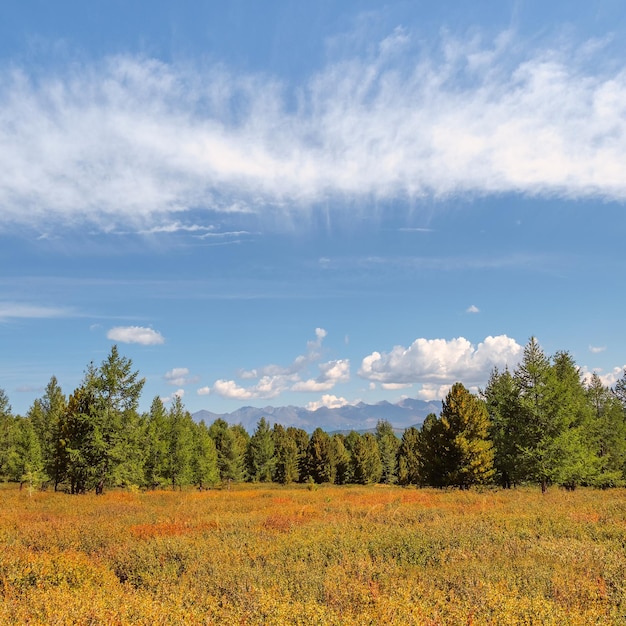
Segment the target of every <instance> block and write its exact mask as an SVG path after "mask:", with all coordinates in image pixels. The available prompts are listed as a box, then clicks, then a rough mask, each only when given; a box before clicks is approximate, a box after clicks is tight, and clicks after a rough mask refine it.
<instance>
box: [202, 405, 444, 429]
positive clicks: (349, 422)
mask: <svg viewBox="0 0 626 626" xmlns="http://www.w3.org/2000/svg"><path fill="white" fill-rule="evenodd" d="M440 409H441V403H440V402H425V401H424V400H418V399H417V398H403V399H402V400H400V402H398V403H396V404H392V403H391V402H388V401H386V400H382V401H381V402H378V403H376V404H366V403H364V402H359V403H358V404H346V405H344V406H342V407H338V408H332V409H331V408H328V407H319V408H318V409H316V410H315V411H311V410H309V409H306V408H304V407H297V406H282V407H274V406H266V407H263V408H256V407H252V406H246V407H241V408H240V409H237V410H236V411H233V412H232V413H212V412H211V411H207V410H204V409H203V410H200V411H196V412H195V413H194V414H193V418H194V419H195V420H196V421H200V420H204V422H205V423H206V424H207V425H210V424H211V423H213V422H214V421H215V420H216V419H223V420H225V421H226V422H228V423H229V424H241V425H242V426H243V427H244V428H245V429H246V430H247V431H248V432H249V433H250V434H252V433H253V432H254V430H255V429H256V426H257V423H258V421H259V420H260V419H261V418H262V417H265V418H266V419H267V421H268V422H270V423H272V424H274V423H277V424H281V425H282V426H285V427H288V426H296V427H297V428H303V429H304V430H306V431H308V432H313V431H314V430H315V429H316V428H322V429H323V430H325V431H327V432H332V431H349V430H358V431H363V430H371V429H372V428H373V427H375V426H376V423H377V422H378V420H387V421H388V422H389V423H390V424H391V425H392V426H393V427H394V429H396V430H399V431H402V430H404V429H405V428H408V427H409V426H415V425H420V424H422V422H423V421H424V419H425V417H426V416H427V415H428V414H429V413H435V412H438V411H439V410H440Z"/></svg>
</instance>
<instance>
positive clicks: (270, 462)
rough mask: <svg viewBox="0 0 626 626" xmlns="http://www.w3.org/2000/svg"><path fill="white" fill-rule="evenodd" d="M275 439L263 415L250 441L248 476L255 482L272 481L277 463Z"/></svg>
mask: <svg viewBox="0 0 626 626" xmlns="http://www.w3.org/2000/svg"><path fill="white" fill-rule="evenodd" d="M274 448H275V446H274V439H273V437H272V431H271V430H270V425H269V424H268V422H267V420H266V419H265V418H264V417H262V418H261V419H260V420H259V422H258V424H257V427H256V430H255V431H254V434H253V435H252V437H251V438H250V441H249V442H248V450H247V459H248V477H249V479H250V480H251V481H253V482H270V481H271V480H272V475H273V473H274V466H275V465H276V457H275V455H274Z"/></svg>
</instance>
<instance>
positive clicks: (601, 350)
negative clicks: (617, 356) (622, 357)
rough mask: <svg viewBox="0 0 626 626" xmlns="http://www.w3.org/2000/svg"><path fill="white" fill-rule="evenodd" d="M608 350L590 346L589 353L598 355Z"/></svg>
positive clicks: (604, 347)
mask: <svg viewBox="0 0 626 626" xmlns="http://www.w3.org/2000/svg"><path fill="white" fill-rule="evenodd" d="M605 350H606V346H589V352H592V353H593V354H598V353H599V352H604V351H605Z"/></svg>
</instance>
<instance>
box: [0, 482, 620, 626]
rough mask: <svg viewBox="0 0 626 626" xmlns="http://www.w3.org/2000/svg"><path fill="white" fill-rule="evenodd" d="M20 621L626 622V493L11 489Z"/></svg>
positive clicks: (4, 578) (10, 563)
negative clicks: (68, 492)
mask: <svg viewBox="0 0 626 626" xmlns="http://www.w3.org/2000/svg"><path fill="white" fill-rule="evenodd" d="M0 506H1V508H0V541H1V545H2V550H1V551H0V623H2V624H46V625H53V624H80V625H85V624H146V625H150V626H151V625H153V624H183V623H184V624H302V625H307V626H308V625H311V624H320V625H322V624H338V625H339V624H341V625H351V624H354V625H359V626H360V625H363V624H402V625H406V624H424V625H429V626H434V625H439V624H442V625H443V624H451V625H452V624H454V625H465V624H474V625H477V624H494V625H498V626H503V625H507V624H555V625H559V626H561V625H564V624H577V625H580V626H589V625H591V624H625V623H626V490H618V489H616V490H607V491H599V490H586V489H580V490H577V491H574V492H566V491H561V490H557V489H553V490H550V491H548V493H547V494H545V495H543V496H542V494H541V493H540V491H539V489H522V490H512V491H491V490H485V491H483V492H481V491H472V490H470V491H456V490H455V491H452V490H451V491H438V490H430V489H414V488H401V487H391V486H381V485H378V486H367V487H365V486H363V487H356V486H350V487H339V486H321V487H319V488H312V489H309V488H307V487H306V486H303V485H297V486H292V487H279V486H276V485H271V486H261V485H233V486H232V488H231V489H223V490H211V491H204V492H196V491H183V492H167V491H162V492H146V493H141V492H137V493H134V492H123V491H114V492H109V493H105V494H104V495H102V496H96V495H91V494H87V495H83V496H69V495H66V494H61V493H52V492H34V493H32V494H31V495H29V493H28V491H27V490H26V489H24V490H22V491H19V490H18V489H17V488H16V487H14V486H2V488H0Z"/></svg>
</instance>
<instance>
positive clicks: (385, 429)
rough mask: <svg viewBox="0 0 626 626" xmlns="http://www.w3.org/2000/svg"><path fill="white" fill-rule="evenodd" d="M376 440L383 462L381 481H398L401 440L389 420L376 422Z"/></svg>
mask: <svg viewBox="0 0 626 626" xmlns="http://www.w3.org/2000/svg"><path fill="white" fill-rule="evenodd" d="M376 441H377V442H378V451H379V454H380V461H381V463H382V475H381V478H380V482H383V483H387V484H392V483H395V482H397V479H398V476H397V466H396V463H397V455H398V448H399V446H400V440H399V439H398V438H397V437H396V434H395V433H394V432H393V426H392V425H391V424H390V423H389V422H388V421H387V420H378V423H377V424H376Z"/></svg>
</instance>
